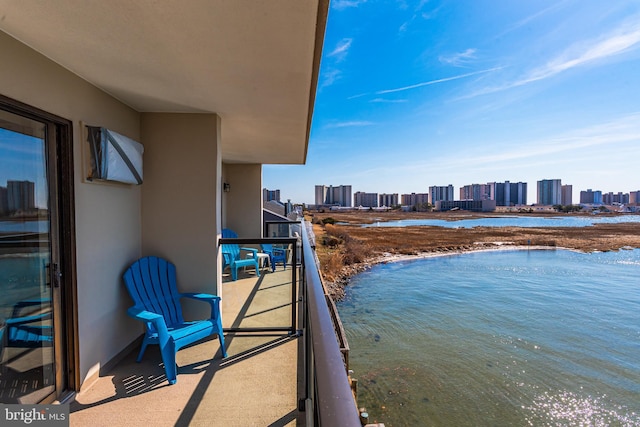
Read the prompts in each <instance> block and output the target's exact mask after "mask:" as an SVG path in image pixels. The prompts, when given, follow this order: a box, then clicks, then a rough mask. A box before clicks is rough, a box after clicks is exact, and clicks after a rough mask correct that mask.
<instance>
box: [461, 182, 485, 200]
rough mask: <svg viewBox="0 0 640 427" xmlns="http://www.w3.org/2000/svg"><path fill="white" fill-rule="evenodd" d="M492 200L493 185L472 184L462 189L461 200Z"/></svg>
mask: <svg viewBox="0 0 640 427" xmlns="http://www.w3.org/2000/svg"><path fill="white" fill-rule="evenodd" d="M491 199H492V198H491V184H471V185H465V186H464V187H460V200H491Z"/></svg>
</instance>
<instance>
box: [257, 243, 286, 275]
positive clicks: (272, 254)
mask: <svg viewBox="0 0 640 427" xmlns="http://www.w3.org/2000/svg"><path fill="white" fill-rule="evenodd" d="M260 249H261V250H262V252H263V253H265V254H267V255H269V265H271V270H272V271H276V264H277V263H279V262H281V263H282V268H284V269H285V270H286V269H287V251H286V250H285V249H282V248H277V247H275V246H273V245H272V244H270V243H263V244H261V245H260Z"/></svg>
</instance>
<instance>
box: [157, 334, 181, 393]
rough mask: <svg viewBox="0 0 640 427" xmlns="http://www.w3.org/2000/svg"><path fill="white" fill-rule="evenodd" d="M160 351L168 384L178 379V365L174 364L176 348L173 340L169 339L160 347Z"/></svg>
mask: <svg viewBox="0 0 640 427" xmlns="http://www.w3.org/2000/svg"><path fill="white" fill-rule="evenodd" d="M160 352H161V353H162V363H164V373H165V375H166V376H167V381H169V384H175V383H176V382H177V381H178V365H176V349H175V345H174V344H173V341H170V342H169V343H168V344H167V345H166V346H165V347H164V348H160Z"/></svg>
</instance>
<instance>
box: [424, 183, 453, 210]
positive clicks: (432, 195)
mask: <svg viewBox="0 0 640 427" xmlns="http://www.w3.org/2000/svg"><path fill="white" fill-rule="evenodd" d="M438 201H453V185H451V184H449V185H447V186H434V187H429V203H431V204H432V205H435V204H436V202H438Z"/></svg>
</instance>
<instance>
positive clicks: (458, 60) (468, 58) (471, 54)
mask: <svg viewBox="0 0 640 427" xmlns="http://www.w3.org/2000/svg"><path fill="white" fill-rule="evenodd" d="M474 59H476V49H467V50H465V51H464V52H460V53H454V54H453V55H449V56H444V55H441V56H440V57H439V58H438V60H439V61H440V62H442V63H445V64H450V65H453V66H456V67H461V66H463V65H467V64H469V63H470V62H472V60H474Z"/></svg>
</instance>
